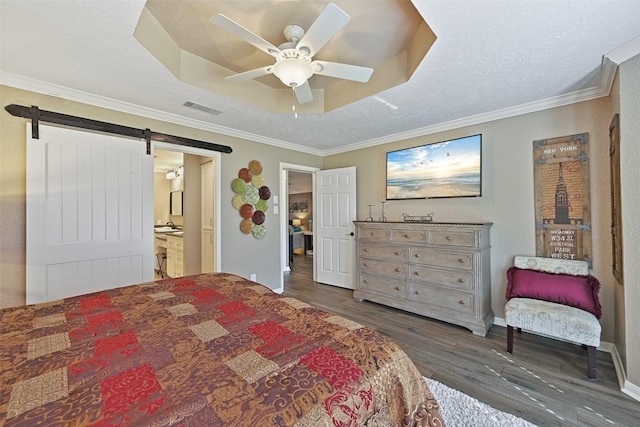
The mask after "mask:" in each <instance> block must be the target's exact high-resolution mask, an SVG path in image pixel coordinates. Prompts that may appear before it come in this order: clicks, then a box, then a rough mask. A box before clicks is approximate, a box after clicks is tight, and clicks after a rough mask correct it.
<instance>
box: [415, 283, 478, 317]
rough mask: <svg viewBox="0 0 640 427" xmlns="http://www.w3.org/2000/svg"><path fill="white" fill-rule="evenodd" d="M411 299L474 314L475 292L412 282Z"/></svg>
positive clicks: (457, 311)
mask: <svg viewBox="0 0 640 427" xmlns="http://www.w3.org/2000/svg"><path fill="white" fill-rule="evenodd" d="M409 286H410V294H409V299H411V300H412V301H415V302H420V303H424V304H428V305H430V306H433V307H440V308H444V309H446V310H450V311H455V312H456V313H463V314H473V301H474V300H473V294H466V293H464V292H452V291H446V290H440V289H434V288H430V287H428V286H422V285H419V284H415V283H412V284H410V285H409Z"/></svg>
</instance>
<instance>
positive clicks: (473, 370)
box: [284, 255, 640, 427]
mask: <svg viewBox="0 0 640 427" xmlns="http://www.w3.org/2000/svg"><path fill="white" fill-rule="evenodd" d="M312 259H313V257H312V256H307V255H294V262H293V267H292V270H291V272H289V273H286V274H285V291H284V293H285V295H288V296H291V297H294V298H297V299H299V300H302V301H304V302H307V303H309V304H312V305H314V306H317V307H319V308H322V309H324V310H327V311H330V312H333V313H335V314H337V315H340V316H343V317H346V318H349V319H351V320H354V321H356V322H358V323H360V324H362V325H365V326H369V327H371V328H373V329H376V330H377V331H378V332H380V333H382V334H384V335H387V336H389V337H391V338H392V339H393V340H394V341H395V342H397V343H398V344H400V346H402V347H403V349H404V350H405V352H406V353H407V354H408V355H409V357H410V358H411V359H412V360H413V361H414V363H415V364H416V366H417V367H418V369H419V370H420V372H421V373H422V374H423V375H424V376H426V377H430V378H433V379H435V380H436V381H439V382H441V383H443V384H446V385H448V386H449V387H453V388H455V389H458V390H460V391H462V392H464V393H466V394H468V395H471V396H473V397H475V398H476V399H478V400H480V401H482V402H485V403H487V404H489V405H491V406H493V407H495V408H498V409H500V410H502V411H505V412H509V413H511V414H514V415H517V416H519V417H522V418H524V419H526V420H528V421H530V422H532V423H533V424H536V425H538V426H634V427H637V426H640V402H638V401H636V400H633V399H631V398H630V397H628V396H627V395H625V394H624V393H622V392H621V391H619V388H618V380H617V378H616V373H615V370H614V367H613V362H612V359H611V355H610V354H609V353H605V352H601V351H599V352H598V355H597V362H598V378H597V379H596V380H589V379H588V378H587V375H586V369H587V367H586V363H587V355H586V350H583V349H582V348H581V347H580V346H577V345H572V344H569V343H563V342H559V341H556V340H552V339H548V338H543V337H539V336H536V335H531V334H526V333H523V334H516V336H515V338H514V354H509V353H507V352H506V341H507V340H506V328H503V327H500V326H493V327H492V328H491V330H490V331H489V334H488V335H487V336H486V337H484V338H483V337H478V336H475V335H473V334H472V333H471V332H470V331H469V330H467V329H464V328H460V327H457V326H453V325H449V324H447V323H444V322H439V321H436V320H431V319H429V318H426V317H422V316H417V315H413V314H410V313H405V312H403V311H400V310H396V309H393V308H390V307H385V306H383V305H379V304H375V303H371V302H368V301H365V302H357V301H355V300H354V299H353V297H352V291H350V290H347V289H342V288H338V287H334V286H328V285H322V284H319V283H316V282H314V281H313V280H312V274H311V269H312Z"/></svg>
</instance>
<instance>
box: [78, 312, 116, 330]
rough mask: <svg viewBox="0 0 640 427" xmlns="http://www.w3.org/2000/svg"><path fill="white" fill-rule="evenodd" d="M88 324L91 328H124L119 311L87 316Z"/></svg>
mask: <svg viewBox="0 0 640 427" xmlns="http://www.w3.org/2000/svg"><path fill="white" fill-rule="evenodd" d="M87 324H88V325H91V326H102V325H104V326H109V327H112V328H117V327H121V326H124V319H123V318H122V314H121V313H120V312H119V311H110V312H108V313H101V314H95V315H93V316H87Z"/></svg>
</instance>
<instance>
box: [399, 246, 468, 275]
mask: <svg viewBox="0 0 640 427" xmlns="http://www.w3.org/2000/svg"><path fill="white" fill-rule="evenodd" d="M409 262H410V263H413V264H426V265H434V266H437V267H450V268H462V269H464V270H473V253H471V252H447V251H443V250H439V249H429V248H419V247H417V248H416V247H414V248H410V249H409Z"/></svg>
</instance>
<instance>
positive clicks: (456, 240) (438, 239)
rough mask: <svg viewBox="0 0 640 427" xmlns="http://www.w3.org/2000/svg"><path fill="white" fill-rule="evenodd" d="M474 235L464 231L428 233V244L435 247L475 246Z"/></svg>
mask: <svg viewBox="0 0 640 427" xmlns="http://www.w3.org/2000/svg"><path fill="white" fill-rule="evenodd" d="M475 242H476V239H475V235H474V233H473V232H465V231H451V232H450V231H431V232H430V233H429V243H432V244H435V245H451V246H471V247H473V246H475Z"/></svg>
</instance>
